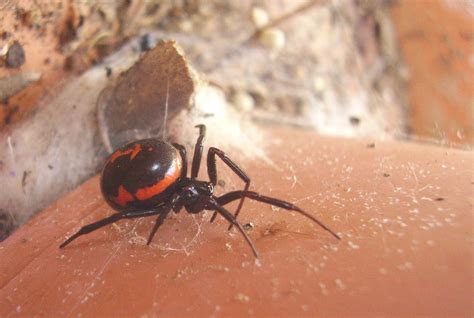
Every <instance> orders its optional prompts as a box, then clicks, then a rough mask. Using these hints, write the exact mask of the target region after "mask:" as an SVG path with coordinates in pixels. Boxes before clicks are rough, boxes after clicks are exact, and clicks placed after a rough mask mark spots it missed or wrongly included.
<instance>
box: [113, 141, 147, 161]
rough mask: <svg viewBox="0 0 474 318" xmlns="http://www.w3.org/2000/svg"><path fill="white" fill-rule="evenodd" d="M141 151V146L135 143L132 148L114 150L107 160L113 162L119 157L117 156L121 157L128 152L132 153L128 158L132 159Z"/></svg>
mask: <svg viewBox="0 0 474 318" xmlns="http://www.w3.org/2000/svg"><path fill="white" fill-rule="evenodd" d="M140 151H142V146H140V145H139V144H135V147H134V148H133V149H127V150H124V151H120V150H117V151H116V152H114V153H113V154H112V155H111V156H110V158H109V160H108V161H109V162H114V161H115V159H117V158H119V157H122V156H126V155H128V154H132V155H131V156H130V160H132V159H133V158H135V157H136V156H137V155H138V153H139V152H140Z"/></svg>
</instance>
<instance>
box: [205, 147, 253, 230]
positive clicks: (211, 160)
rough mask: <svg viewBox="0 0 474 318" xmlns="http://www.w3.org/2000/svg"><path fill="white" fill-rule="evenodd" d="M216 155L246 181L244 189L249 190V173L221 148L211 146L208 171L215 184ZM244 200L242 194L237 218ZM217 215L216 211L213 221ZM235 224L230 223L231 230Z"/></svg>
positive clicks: (236, 214)
mask: <svg viewBox="0 0 474 318" xmlns="http://www.w3.org/2000/svg"><path fill="white" fill-rule="evenodd" d="M216 155H217V156H218V157H219V158H221V160H222V161H223V162H224V163H225V164H226V165H227V166H228V167H229V168H230V169H232V171H233V172H234V173H235V174H236V175H237V176H239V178H240V179H242V181H244V182H245V187H244V191H247V190H248V189H249V187H250V178H249V177H248V176H247V174H246V173H245V172H244V171H243V170H242V169H240V167H239V166H238V165H237V164H236V163H235V162H233V161H232V159H230V158H229V157H227V155H226V154H225V153H224V152H223V151H222V150H220V149H217V148H214V147H211V148H209V152H208V154H207V173H208V174H209V179H210V181H211V183H212V184H213V185H216V183H217V169H216ZM244 200H245V196H242V197H241V198H240V202H239V205H238V206H237V209H236V210H235V213H234V216H235V218H237V216H238V215H239V213H240V210H241V209H242V206H243V205H244ZM216 216H217V212H214V214H213V215H212V217H211V222H213V221H214V219H215V218H216ZM232 226H233V224H230V225H229V228H228V229H229V230H230V229H232Z"/></svg>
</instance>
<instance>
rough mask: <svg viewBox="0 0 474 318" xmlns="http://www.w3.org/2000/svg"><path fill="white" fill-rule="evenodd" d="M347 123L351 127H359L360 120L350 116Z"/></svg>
mask: <svg viewBox="0 0 474 318" xmlns="http://www.w3.org/2000/svg"><path fill="white" fill-rule="evenodd" d="M349 122H350V123H351V125H352V126H359V124H360V118H359V117H355V116H351V117H349Z"/></svg>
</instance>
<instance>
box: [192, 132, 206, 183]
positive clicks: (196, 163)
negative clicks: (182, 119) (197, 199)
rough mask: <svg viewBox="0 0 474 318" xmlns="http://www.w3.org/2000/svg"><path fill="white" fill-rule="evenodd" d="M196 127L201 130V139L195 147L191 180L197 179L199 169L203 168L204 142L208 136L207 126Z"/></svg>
mask: <svg viewBox="0 0 474 318" xmlns="http://www.w3.org/2000/svg"><path fill="white" fill-rule="evenodd" d="M195 127H197V128H199V137H198V140H197V141H196V145H195V146H194V156H193V165H192V167H191V180H194V179H196V177H197V175H198V173H199V167H200V166H201V159H202V148H203V147H202V141H203V139H204V137H205V136H206V126H204V125H196V126H195Z"/></svg>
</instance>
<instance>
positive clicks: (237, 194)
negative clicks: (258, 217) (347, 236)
mask: <svg viewBox="0 0 474 318" xmlns="http://www.w3.org/2000/svg"><path fill="white" fill-rule="evenodd" d="M243 197H245V198H249V199H252V200H255V201H259V202H262V203H266V204H270V205H274V206H276V207H279V208H283V209H286V210H290V211H295V212H298V213H299V214H301V215H303V216H305V217H307V218H308V219H310V220H311V221H313V222H315V223H317V224H318V225H319V226H320V227H322V228H323V229H325V230H326V231H327V232H329V233H331V234H332V235H333V236H334V237H335V238H337V239H338V240H340V239H341V237H340V236H339V235H337V234H336V233H335V232H334V231H333V230H331V229H330V228H329V227H328V226H326V225H325V224H324V223H323V222H321V221H319V220H318V219H317V218H315V217H314V216H312V215H311V214H309V213H307V212H305V211H303V210H302V209H301V208H299V207H297V206H296V205H294V204H293V203H290V202H286V201H283V200H280V199H276V198H271V197H267V196H264V195H261V194H259V193H257V192H253V191H232V192H229V193H226V194H224V195H222V196H220V197H218V198H216V201H217V203H218V204H220V205H226V204H227V203H230V202H232V201H235V200H239V199H242V198H243Z"/></svg>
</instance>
